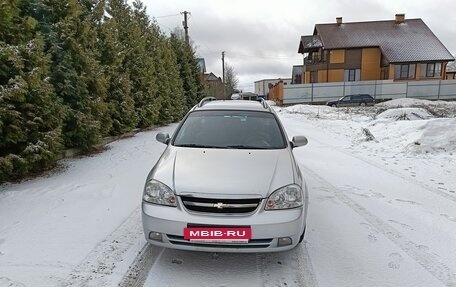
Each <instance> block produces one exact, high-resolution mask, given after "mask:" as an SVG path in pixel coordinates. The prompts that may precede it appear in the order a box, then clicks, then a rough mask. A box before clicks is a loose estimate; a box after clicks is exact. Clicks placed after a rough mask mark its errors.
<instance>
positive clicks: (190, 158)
mask: <svg viewBox="0 0 456 287" xmlns="http://www.w3.org/2000/svg"><path fill="white" fill-rule="evenodd" d="M295 172H296V171H295V170H294V168H293V159H292V156H291V152H290V150H289V149H278V150H245V149H201V148H183V147H174V146H169V147H168V148H167V149H166V150H165V152H164V154H163V155H162V157H161V158H160V160H159V161H158V163H157V164H156V166H155V167H154V169H153V170H152V173H151V177H153V178H155V179H156V180H159V181H161V182H163V183H165V184H166V185H168V186H169V187H171V188H172V189H173V190H174V191H175V192H176V194H177V195H193V196H198V195H200V196H206V197H211V196H213V197H220V196H221V195H225V196H233V195H235V196H237V197H241V198H242V197H250V196H255V197H256V196H261V197H267V196H268V195H269V194H270V193H271V192H273V191H274V190H276V189H278V188H280V187H282V186H285V185H288V184H291V183H294V173H295Z"/></svg>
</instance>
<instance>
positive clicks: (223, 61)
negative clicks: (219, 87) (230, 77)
mask: <svg viewBox="0 0 456 287" xmlns="http://www.w3.org/2000/svg"><path fill="white" fill-rule="evenodd" d="M222 83H223V98H224V99H225V98H226V87H225V51H223V52H222Z"/></svg>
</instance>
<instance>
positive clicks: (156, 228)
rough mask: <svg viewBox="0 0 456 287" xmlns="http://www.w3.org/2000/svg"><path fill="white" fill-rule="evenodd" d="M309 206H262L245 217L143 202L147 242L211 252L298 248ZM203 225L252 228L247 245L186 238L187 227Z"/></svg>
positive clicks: (143, 220) (266, 250)
mask: <svg viewBox="0 0 456 287" xmlns="http://www.w3.org/2000/svg"><path fill="white" fill-rule="evenodd" d="M306 213H307V212H306V206H302V207H299V208H293V209H287V210H270V211H265V210H264V208H263V206H262V205H260V206H259V207H258V208H257V210H256V211H255V212H253V213H249V214H243V215H239V214H236V215H233V214H223V215H222V214H208V213H197V212H189V211H188V210H186V209H185V208H182V207H180V206H178V207H169V206H160V205H154V204H149V203H147V202H144V201H143V203H142V222H143V228H144V234H145V236H146V240H147V241H148V242H149V243H151V244H153V245H156V246H161V247H166V248H173V249H181V250H192V251H208V252H234V253H251V252H274V251H284V250H289V249H292V248H293V247H295V246H296V245H297V244H298V242H299V238H300V236H301V234H302V233H303V231H304V229H305V222H306ZM188 224H190V225H202V226H208V227H209V226H219V227H220V226H230V227H236V226H250V228H251V230H252V239H251V240H249V242H248V243H220V242H219V243H201V242H198V243H195V242H190V241H189V240H186V239H184V236H183V234H184V228H185V227H188ZM151 232H158V233H161V240H153V239H150V237H149V235H150V234H151ZM284 237H289V238H291V244H290V245H286V246H279V238H284Z"/></svg>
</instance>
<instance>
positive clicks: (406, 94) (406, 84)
mask: <svg viewBox="0 0 456 287" xmlns="http://www.w3.org/2000/svg"><path fill="white" fill-rule="evenodd" d="M408 83H409V82H408V81H407V82H405V97H406V98H407V96H408Z"/></svg>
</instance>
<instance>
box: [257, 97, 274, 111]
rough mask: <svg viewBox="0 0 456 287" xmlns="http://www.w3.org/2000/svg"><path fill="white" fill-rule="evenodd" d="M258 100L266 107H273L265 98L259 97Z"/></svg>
mask: <svg viewBox="0 0 456 287" xmlns="http://www.w3.org/2000/svg"><path fill="white" fill-rule="evenodd" d="M258 101H259V102H260V104H261V105H262V106H263V108H265V109H270V108H271V107H270V106H269V104H268V102H266V100H265V99H264V98H259V99H258Z"/></svg>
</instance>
